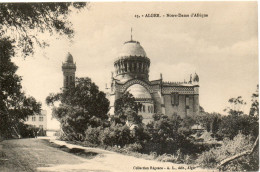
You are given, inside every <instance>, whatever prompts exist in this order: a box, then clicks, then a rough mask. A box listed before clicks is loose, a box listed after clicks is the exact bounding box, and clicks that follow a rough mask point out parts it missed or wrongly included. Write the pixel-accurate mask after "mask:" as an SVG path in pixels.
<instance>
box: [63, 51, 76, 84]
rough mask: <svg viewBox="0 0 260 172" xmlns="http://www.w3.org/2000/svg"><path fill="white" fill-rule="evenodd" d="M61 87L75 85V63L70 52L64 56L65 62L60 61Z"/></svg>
mask: <svg viewBox="0 0 260 172" xmlns="http://www.w3.org/2000/svg"><path fill="white" fill-rule="evenodd" d="M62 72H63V88H69V87H75V72H76V63H74V62H73V57H72V55H71V54H70V53H68V55H67V56H66V59H65V62H64V63H62Z"/></svg>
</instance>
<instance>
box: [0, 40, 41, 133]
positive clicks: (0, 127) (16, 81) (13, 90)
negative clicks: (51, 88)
mask: <svg viewBox="0 0 260 172" xmlns="http://www.w3.org/2000/svg"><path fill="white" fill-rule="evenodd" d="M13 55H14V50H13V46H12V43H11V42H10V40H9V39H8V38H4V39H0V59H1V63H0V70H1V71H0V88H1V90H0V133H1V135H3V136H5V137H11V135H12V132H13V131H14V130H15V132H16V133H18V134H19V129H18V128H17V126H18V124H19V123H20V122H23V121H25V120H26V118H27V117H28V116H30V115H34V114H36V113H39V112H40V108H41V104H40V103H38V102H37V101H36V100H35V99H34V98H33V97H27V96H26V95H25V93H24V92H22V86H21V80H22V78H21V77H19V76H18V75H16V74H15V73H16V70H17V66H16V65H15V64H14V63H12V62H11V57H12V56H13Z"/></svg>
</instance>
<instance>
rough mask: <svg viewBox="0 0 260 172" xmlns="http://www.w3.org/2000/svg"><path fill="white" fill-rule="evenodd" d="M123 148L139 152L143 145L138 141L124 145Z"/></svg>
mask: <svg viewBox="0 0 260 172" xmlns="http://www.w3.org/2000/svg"><path fill="white" fill-rule="evenodd" d="M125 149H126V150H127V151H131V152H140V151H141V150H142V149H143V147H142V145H141V144H140V143H133V144H129V145H126V147H125Z"/></svg>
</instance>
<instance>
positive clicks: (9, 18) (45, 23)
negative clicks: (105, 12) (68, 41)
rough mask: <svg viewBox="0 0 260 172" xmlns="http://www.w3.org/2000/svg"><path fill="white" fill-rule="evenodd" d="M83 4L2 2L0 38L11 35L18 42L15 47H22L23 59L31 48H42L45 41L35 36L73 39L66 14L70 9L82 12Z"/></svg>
mask: <svg viewBox="0 0 260 172" xmlns="http://www.w3.org/2000/svg"><path fill="white" fill-rule="evenodd" d="M85 6H86V3H84V2H74V3H71V2H66V3H64V2H59V3H43V2H40V3H1V4H0V29H1V32H0V39H2V38H4V37H7V36H11V40H14V39H15V40H17V42H16V46H17V47H16V48H18V47H19V48H21V50H22V53H23V55H24V56H28V55H29V54H31V53H33V52H34V50H33V48H34V45H35V44H38V45H39V46H40V47H45V46H46V45H48V44H47V42H46V41H42V40H39V37H38V33H45V34H46V33H49V34H50V35H53V33H58V34H60V35H67V36H68V37H69V38H71V37H72V36H73V33H74V31H73V29H72V24H71V23H70V22H69V20H68V15H69V14H70V13H71V12H72V9H73V8H75V9H82V8H83V7H85Z"/></svg>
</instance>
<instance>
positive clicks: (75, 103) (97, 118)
mask: <svg viewBox="0 0 260 172" xmlns="http://www.w3.org/2000/svg"><path fill="white" fill-rule="evenodd" d="M75 84H76V85H75V87H71V88H69V89H64V90H63V91H62V92H61V93H57V94H53V93H52V94H50V95H49V96H48V97H47V98H46V103H47V104H48V105H50V106H52V110H53V111H52V115H53V117H55V118H56V119H57V120H58V121H59V122H60V123H61V127H62V130H63V132H64V134H65V135H67V136H68V137H69V138H70V139H76V140H84V138H85V134H86V133H85V131H86V130H87V129H88V127H99V126H104V127H105V126H109V124H108V121H107V119H108V116H107V112H108V108H109V101H108V100H107V99H106V95H105V93H104V92H102V91H99V89H98V87H97V86H96V84H95V83H93V82H92V81H91V79H90V78H76V81H75ZM59 101H60V102H61V104H59V106H55V102H59Z"/></svg>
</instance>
